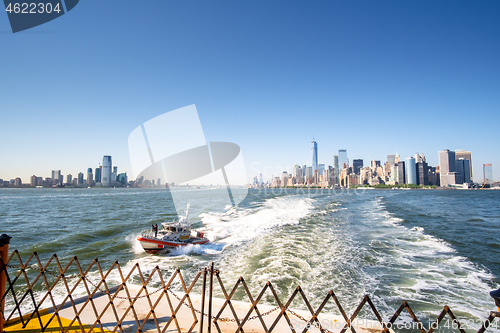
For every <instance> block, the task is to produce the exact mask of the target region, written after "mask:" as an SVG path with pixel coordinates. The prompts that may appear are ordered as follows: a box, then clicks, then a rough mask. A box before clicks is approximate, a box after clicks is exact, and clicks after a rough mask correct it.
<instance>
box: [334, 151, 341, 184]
mask: <svg viewBox="0 0 500 333" xmlns="http://www.w3.org/2000/svg"><path fill="white" fill-rule="evenodd" d="M333 182H334V185H338V184H340V168H339V156H338V155H333Z"/></svg>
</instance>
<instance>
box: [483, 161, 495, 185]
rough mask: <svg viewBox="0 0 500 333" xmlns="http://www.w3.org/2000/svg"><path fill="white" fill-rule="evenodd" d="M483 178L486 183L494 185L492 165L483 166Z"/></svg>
mask: <svg viewBox="0 0 500 333" xmlns="http://www.w3.org/2000/svg"><path fill="white" fill-rule="evenodd" d="M483 178H484V182H485V183H488V184H492V183H493V167H492V165H491V163H487V164H483Z"/></svg>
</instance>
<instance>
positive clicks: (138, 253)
mask: <svg viewBox="0 0 500 333" xmlns="http://www.w3.org/2000/svg"><path fill="white" fill-rule="evenodd" d="M233 191H235V192H237V194H244V193H246V192H247V191H248V196H247V198H246V199H245V200H244V201H243V202H241V203H240V204H239V205H238V206H236V207H231V206H228V205H227V204H226V203H225V201H224V200H222V199H220V198H223V197H225V196H224V195H222V194H226V193H227V191H226V189H224V188H184V189H178V190H177V192H176V195H179V196H185V198H186V199H187V200H188V201H189V202H190V206H191V209H190V222H191V223H192V225H193V228H194V229H197V230H200V231H204V232H205V233H206V234H207V235H208V238H209V239H210V240H211V242H210V243H208V244H205V245H195V246H192V245H189V246H186V247H184V248H181V249H178V250H175V251H173V252H171V253H168V254H167V253H159V254H156V255H150V254H146V253H145V252H144V251H143V250H142V248H141V246H140V244H139V243H138V242H137V241H136V238H137V236H138V235H140V233H141V230H143V229H148V228H151V225H152V224H155V223H158V224H160V223H161V222H165V221H170V220H171V219H172V218H174V217H175V216H176V210H175V208H174V207H173V205H172V201H171V200H170V193H169V191H168V190H166V189H137V188H122V189H113V188H110V189H98V188H92V189H0V232H1V233H6V234H8V235H10V236H12V237H13V238H12V240H11V245H10V246H11V250H13V249H18V250H19V252H20V253H21V256H22V257H23V258H27V257H28V256H29V255H30V254H31V253H32V252H34V251H36V252H37V253H38V254H39V255H40V256H41V257H42V258H49V257H50V256H51V255H52V254H53V253H57V255H58V257H59V259H60V260H61V261H62V262H67V261H69V260H70V258H71V257H73V256H75V255H76V256H78V260H79V261H80V262H81V263H82V265H83V266H85V264H87V265H88V264H90V263H91V262H92V260H93V259H94V258H99V261H100V263H101V266H102V267H103V268H107V267H109V266H110V265H111V264H112V263H113V262H114V261H115V260H118V261H119V263H120V265H121V266H122V267H123V268H124V270H126V269H127V268H129V269H130V268H132V266H133V265H134V264H135V263H137V262H138V263H140V265H141V269H143V271H146V272H147V271H148V270H152V269H153V268H154V267H155V266H157V265H158V266H159V267H160V268H161V269H162V271H164V272H165V274H166V275H169V274H171V273H173V272H174V270H175V269H176V268H180V269H181V270H182V272H183V274H185V276H186V279H187V280H188V282H189V281H190V279H192V278H193V276H195V274H196V273H197V272H198V270H200V269H202V268H203V267H206V266H208V265H210V263H211V262H214V265H215V267H216V268H217V269H219V270H220V271H221V276H222V278H223V280H224V281H225V282H227V287H228V288H232V286H233V285H234V284H235V283H236V281H237V279H238V278H239V277H240V276H243V277H245V281H246V282H247V283H248V285H249V288H250V291H251V292H252V293H253V294H254V296H256V295H257V294H258V293H259V292H260V290H261V289H262V288H263V287H264V285H265V283H266V282H267V281H271V282H272V283H273V285H274V286H275V288H276V289H277V291H278V294H279V295H280V297H281V298H282V300H285V299H287V298H288V296H289V295H291V294H292V293H293V291H294V289H295V288H296V286H298V285H300V286H301V287H302V288H303V289H304V292H305V294H306V295H307V297H308V298H309V299H310V300H311V301H312V303H313V306H314V307H317V306H319V304H320V303H321V301H322V300H323V299H324V297H325V296H326V294H327V292H328V291H329V290H333V291H334V292H335V294H336V295H337V297H338V298H339V300H340V302H341V304H342V306H344V308H345V309H346V311H348V312H349V313H352V311H354V309H355V308H356V307H357V305H358V304H359V303H360V301H361V300H362V298H363V296H364V295H365V294H367V295H370V297H371V298H372V300H373V302H374V304H375V305H376V307H377V309H378V310H379V311H380V312H381V314H382V316H383V317H384V319H388V317H390V316H391V315H392V314H393V313H394V312H395V311H396V309H397V308H398V307H399V305H400V304H401V302H402V301H403V300H406V301H408V302H409V304H410V306H411V307H412V309H413V310H414V311H415V312H417V315H418V316H419V319H422V320H423V321H425V319H426V318H427V319H429V320H431V319H435V318H436V316H437V315H438V314H439V313H440V311H441V310H442V309H443V306H444V305H448V306H450V308H451V309H452V310H453V311H454V313H455V314H456V315H457V316H460V317H461V318H467V319H468V320H470V321H472V322H474V323H476V322H477V324H476V326H478V325H479V324H478V323H479V322H480V321H484V319H485V318H486V317H487V315H488V314H489V311H491V310H494V309H495V306H494V302H493V300H492V299H491V298H490V296H489V294H488V292H489V291H490V290H493V289H497V288H498V287H499V283H500V237H499V227H500V191H485V190H482V191H480V190H476V191H475V190H407V191H405V190H344V191H341V190H335V191H334V190H314V189H311V190H302V189H288V190H284V189H267V190H264V189H261V190H259V189H252V190H247V189H233ZM177 208H178V210H179V213H180V214H182V213H183V211H182V209H183V208H184V207H177ZM237 298H240V299H241V300H247V299H245V296H244V294H243V293H240V294H237ZM265 300H266V301H269V302H272V299H270V298H268V299H265ZM296 306H297V307H304V306H305V305H303V302H302V303H300V302H298V303H297V305H296ZM329 306H330V305H329ZM471 326H473V325H471Z"/></svg>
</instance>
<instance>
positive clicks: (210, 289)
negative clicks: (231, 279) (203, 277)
mask: <svg viewBox="0 0 500 333" xmlns="http://www.w3.org/2000/svg"><path fill="white" fill-rule="evenodd" d="M213 286H214V263H213V261H212V263H211V264H210V286H209V289H208V333H212V293H213V289H214V288H213Z"/></svg>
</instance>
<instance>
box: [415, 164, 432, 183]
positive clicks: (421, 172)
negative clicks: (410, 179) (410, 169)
mask: <svg viewBox="0 0 500 333" xmlns="http://www.w3.org/2000/svg"><path fill="white" fill-rule="evenodd" d="M416 169H417V185H429V166H428V165H427V162H425V161H421V162H418V163H417V164H416Z"/></svg>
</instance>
